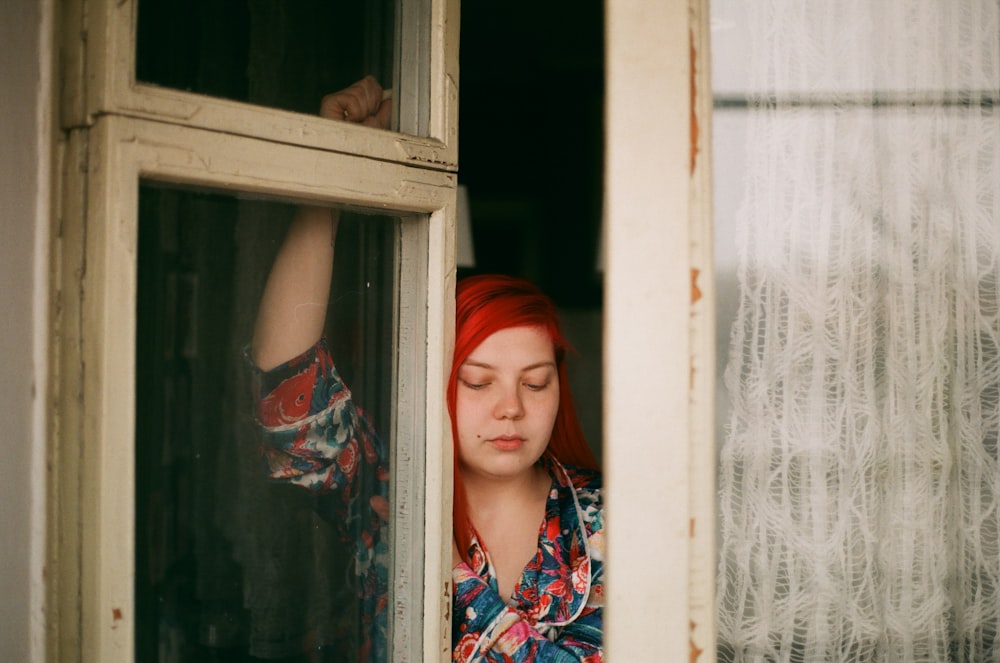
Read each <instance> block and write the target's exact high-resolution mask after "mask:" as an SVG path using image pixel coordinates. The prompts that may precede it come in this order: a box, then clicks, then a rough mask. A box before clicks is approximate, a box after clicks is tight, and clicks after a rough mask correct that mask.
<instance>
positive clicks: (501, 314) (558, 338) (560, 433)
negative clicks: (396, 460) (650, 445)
mask: <svg viewBox="0 0 1000 663" xmlns="http://www.w3.org/2000/svg"><path fill="white" fill-rule="evenodd" d="M510 327H538V328H541V329H542V330H543V331H545V333H546V334H548V336H549V338H550V339H551V340H552V347H553V350H554V351H555V358H556V369H557V373H558V376H559V408H558V410H557V411H556V420H555V424H554V425H553V427H552V437H550V438H549V445H548V447H547V449H546V452H547V453H548V454H549V455H551V456H553V457H554V458H555V459H556V460H558V461H559V462H560V463H564V464H568V465H576V466H579V467H586V468H590V469H598V465H597V460H596V459H595V458H594V455H593V453H592V452H591V451H590V447H588V446H587V441H586V439H585V438H584V436H583V429H582V428H581V427H580V422H579V420H578V419H577V417H576V408H575V406H574V405H573V395H572V394H571V393H570V389H569V380H568V379H567V377H566V362H565V358H566V352H567V351H569V350H571V349H572V348H571V347H570V346H569V344H568V343H567V342H566V339H565V338H564V337H563V335H562V332H561V331H560V329H559V317H558V315H557V313H556V307H555V304H553V303H552V300H551V299H549V298H548V297H547V296H546V295H545V294H543V293H542V291H541V290H539V289H538V288H537V287H535V286H534V285H533V284H532V283H530V282H529V281H526V280H524V279H520V278H515V277H513V276H504V275H499V274H489V275H482V276H470V277H468V278H464V279H462V280H461V281H459V283H458V287H457V293H456V310H455V354H454V357H453V359H452V363H451V375H450V376H449V378H448V393H447V400H448V413H449V414H450V415H451V435H452V440H453V442H454V444H455V496H454V497H455V499H454V506H453V511H452V515H453V518H454V528H455V541H456V542H457V543H458V550H459V553H460V554H461V555H462V558H463V559H465V558H466V557H467V555H468V550H469V543H470V542H471V538H472V528H471V520H470V519H469V503H468V499H467V497H466V492H465V484H464V483H463V482H462V475H461V473H460V472H459V468H458V462H459V461H458V428H457V426H456V423H455V402H456V400H457V391H458V390H457V376H458V369H459V367H460V366H461V365H462V362H464V361H465V360H466V358H467V357H468V356H469V355H470V354H472V351H473V350H475V349H476V348H477V347H479V345H480V344H481V343H482V342H483V341H485V340H486V339H487V338H488V337H489V336H491V335H492V334H494V333H496V332H498V331H500V330H502V329H508V328H510ZM465 561H466V562H468V561H469V560H468V559H465Z"/></svg>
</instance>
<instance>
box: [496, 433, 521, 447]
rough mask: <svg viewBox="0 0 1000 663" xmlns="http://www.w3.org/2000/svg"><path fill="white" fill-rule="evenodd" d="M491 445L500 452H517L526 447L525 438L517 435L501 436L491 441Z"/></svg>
mask: <svg viewBox="0 0 1000 663" xmlns="http://www.w3.org/2000/svg"><path fill="white" fill-rule="evenodd" d="M490 444H492V445H493V446H494V447H496V448H497V449H499V450H500V451H517V450H518V449H520V448H521V447H522V446H524V438H521V437H517V436H515V435H501V436H500V437H494V438H493V439H491V440H490Z"/></svg>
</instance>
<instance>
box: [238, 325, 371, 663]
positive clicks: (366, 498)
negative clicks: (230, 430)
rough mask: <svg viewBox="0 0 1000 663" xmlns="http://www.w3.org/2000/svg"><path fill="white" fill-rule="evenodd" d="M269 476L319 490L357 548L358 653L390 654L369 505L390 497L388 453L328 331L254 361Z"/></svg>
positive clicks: (320, 503) (321, 508) (330, 516)
mask: <svg viewBox="0 0 1000 663" xmlns="http://www.w3.org/2000/svg"><path fill="white" fill-rule="evenodd" d="M254 382H255V384H254V389H255V394H256V419H257V423H258V426H259V428H260V430H261V432H262V435H263V443H262V444H261V456H262V458H263V460H264V465H265V472H266V474H267V476H268V477H269V478H270V479H272V480H274V481H277V482H281V483H291V484H295V485H299V486H303V487H305V488H307V489H309V490H311V491H313V492H315V493H317V494H320V495H321V496H322V497H321V499H319V500H317V512H318V513H319V515H321V516H322V517H324V518H325V519H327V520H329V521H330V522H331V523H332V524H334V526H335V527H337V529H338V530H339V531H340V533H341V536H342V538H343V539H344V540H345V541H348V542H349V543H350V544H351V545H352V546H353V550H354V561H355V574H356V576H357V595H358V600H359V610H360V613H361V615H362V618H361V619H362V622H363V625H364V626H363V628H364V629H365V631H366V635H365V643H364V644H363V653H364V656H362V659H361V660H375V661H381V660H386V658H385V651H386V644H387V631H386V629H387V623H388V622H387V610H386V608H387V598H388V564H389V549H388V544H387V542H386V541H384V540H383V534H384V533H385V532H386V531H387V530H386V528H385V524H384V523H383V522H382V520H381V519H380V518H379V517H378V515H377V514H376V513H375V510H374V509H373V508H372V507H371V503H370V500H371V498H372V497H374V496H376V495H378V496H381V497H386V498H387V497H388V494H389V473H388V470H387V467H388V458H387V456H388V454H387V450H386V449H385V447H384V445H383V444H382V442H381V440H380V438H379V436H378V435H377V433H376V432H375V429H374V427H373V426H372V424H371V423H370V421H369V420H368V417H367V416H366V415H365V413H364V412H363V411H362V410H361V409H360V408H359V407H357V406H356V405H355V404H354V401H353V400H352V399H351V392H350V390H349V389H348V388H347V386H346V385H345V384H344V382H343V380H341V378H340V375H339V374H338V373H337V370H336V368H335V367H334V364H333V360H332V358H331V356H330V352H329V350H328V349H327V344H326V341H325V339H321V340H320V341H318V342H317V343H316V345H314V346H313V347H312V348H310V349H309V350H307V351H306V352H304V353H303V354H302V355H300V356H298V357H296V358H294V359H292V360H290V361H288V362H286V363H284V364H282V365H281V366H278V367H276V368H274V369H273V370H270V371H260V370H258V369H256V368H255V369H254Z"/></svg>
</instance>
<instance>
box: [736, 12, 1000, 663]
mask: <svg viewBox="0 0 1000 663" xmlns="http://www.w3.org/2000/svg"><path fill="white" fill-rule="evenodd" d="M752 6H753V8H752V9H751V16H752V18H751V23H752V27H753V30H752V32H753V34H754V39H755V44H754V47H753V49H752V52H751V53H749V54H748V57H749V58H750V59H751V62H752V66H751V70H752V71H753V77H754V80H753V89H754V91H755V94H758V95H759V97H758V98H756V99H755V100H754V103H753V106H754V108H753V110H752V112H751V121H750V130H749V136H748V154H749V155H750V156H749V162H748V173H747V187H746V192H745V202H744V205H743V207H742V209H741V212H740V215H739V220H738V221H739V227H740V231H739V232H740V235H739V238H738V239H739V241H738V243H739V246H740V251H741V255H740V264H739V274H738V278H739V287H740V305H739V313H738V316H737V319H736V322H735V324H734V327H733V330H732V347H731V357H732V359H731V360H730V364H729V366H728V368H727V373H726V382H727V388H728V390H729V393H730V397H731V399H732V403H733V407H732V413H731V418H730V429H729V431H728V434H727V438H726V441H725V443H724V445H723V447H722V452H721V465H720V496H719V499H720V507H719V508H720V517H721V539H720V567H719V594H718V596H719V605H718V609H719V642H720V658H721V659H722V660H736V661H837V662H841V661H952V660H955V661H988V660H1000V639H998V632H997V631H998V627H1000V530H998V517H1000V513H998V503H1000V466H998V460H1000V459H998V453H1000V448H998V446H1000V445H998V424H1000V416H998V415H1000V404H998V394H1000V110H998V109H997V107H996V106H997V104H998V103H1000V18H998V15H1000V2H997V0H879V1H878V2H871V1H870V0H825V1H824V2H802V0H759V1H755V2H754V3H752Z"/></svg>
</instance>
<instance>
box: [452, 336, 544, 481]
mask: <svg viewBox="0 0 1000 663" xmlns="http://www.w3.org/2000/svg"><path fill="white" fill-rule="evenodd" d="M456 390H457V393H456V400H455V416H456V427H457V429H458V454H459V463H460V465H461V467H462V469H463V471H464V472H465V473H473V474H478V475H481V476H482V477H484V478H492V479H502V478H512V477H516V476H518V475H520V474H521V473H522V472H526V471H529V470H530V469H531V467H532V465H534V464H535V462H536V461H537V460H538V459H539V458H540V457H541V455H542V453H544V451H545V448H546V447H547V446H548V444H549V437H551V435H552V426H553V424H554V423H555V420H556V411H557V410H558V409H559V378H558V373H557V371H556V360H555V351H554V349H553V347H552V341H551V340H550V339H549V336H548V334H546V333H545V331H543V330H542V329H541V328H538V327H511V328H508V329H502V330H500V331H498V332H496V333H494V334H493V335H491V336H489V337H487V338H486V340H485V341H483V342H482V343H481V344H480V345H479V347H477V348H476V349H475V350H473V351H472V353H471V354H470V355H469V356H468V358H466V360H465V361H464V362H462V365H461V366H460V367H459V369H458V384H457V385H456Z"/></svg>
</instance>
